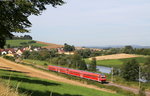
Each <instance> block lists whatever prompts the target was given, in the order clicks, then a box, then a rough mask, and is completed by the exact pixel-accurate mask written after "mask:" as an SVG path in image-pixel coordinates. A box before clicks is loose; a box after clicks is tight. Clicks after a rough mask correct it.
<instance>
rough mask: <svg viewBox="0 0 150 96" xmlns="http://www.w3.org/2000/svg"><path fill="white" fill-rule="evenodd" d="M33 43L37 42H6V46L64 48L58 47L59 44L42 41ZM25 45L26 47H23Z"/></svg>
mask: <svg viewBox="0 0 150 96" xmlns="http://www.w3.org/2000/svg"><path fill="white" fill-rule="evenodd" d="M31 41H35V40H6V46H7V45H10V46H15V47H19V46H24V45H28V46H29V45H31V46H38V47H43V48H59V47H62V45H57V44H52V43H45V42H41V41H35V43H31ZM23 43H24V45H23Z"/></svg>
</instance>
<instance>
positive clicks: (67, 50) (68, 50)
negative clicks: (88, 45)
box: [64, 43, 75, 52]
mask: <svg viewBox="0 0 150 96" xmlns="http://www.w3.org/2000/svg"><path fill="white" fill-rule="evenodd" d="M74 50H75V47H74V46H73V45H72V46H71V45H68V44H67V43H65V44H64V51H66V52H71V51H74Z"/></svg>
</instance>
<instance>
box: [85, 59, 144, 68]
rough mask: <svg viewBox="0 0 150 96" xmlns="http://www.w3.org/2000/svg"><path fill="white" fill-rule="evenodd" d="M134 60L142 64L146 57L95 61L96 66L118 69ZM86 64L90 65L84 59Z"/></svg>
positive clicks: (88, 61)
mask: <svg viewBox="0 0 150 96" xmlns="http://www.w3.org/2000/svg"><path fill="white" fill-rule="evenodd" d="M131 59H136V60H137V61H138V62H139V63H144V62H145V61H146V57H135V58H126V59H110V60H97V65H99V66H106V67H120V66H121V65H122V64H123V63H124V62H126V61H128V60H131ZM85 61H86V63H88V64H89V63H90V60H88V59H85Z"/></svg>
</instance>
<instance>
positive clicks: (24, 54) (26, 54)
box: [22, 51, 30, 59]
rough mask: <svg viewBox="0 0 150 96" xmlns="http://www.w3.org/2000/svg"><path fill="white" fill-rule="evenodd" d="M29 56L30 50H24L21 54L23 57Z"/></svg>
mask: <svg viewBox="0 0 150 96" xmlns="http://www.w3.org/2000/svg"><path fill="white" fill-rule="evenodd" d="M29 56H30V51H24V52H23V54H22V57H23V58H24V59H28V58H29Z"/></svg>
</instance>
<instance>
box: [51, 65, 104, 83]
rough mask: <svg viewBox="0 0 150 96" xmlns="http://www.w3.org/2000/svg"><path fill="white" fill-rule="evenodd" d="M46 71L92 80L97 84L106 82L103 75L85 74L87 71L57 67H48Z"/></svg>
mask: <svg viewBox="0 0 150 96" xmlns="http://www.w3.org/2000/svg"><path fill="white" fill-rule="evenodd" d="M48 69H49V70H51V71H56V72H60V73H64V74H69V75H73V76H77V77H81V78H85V79H89V80H94V81H98V82H102V83H103V82H106V76H105V75H104V74H99V73H92V72H87V71H82V70H75V69H69V68H64V67H59V66H52V65H49V66H48Z"/></svg>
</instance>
